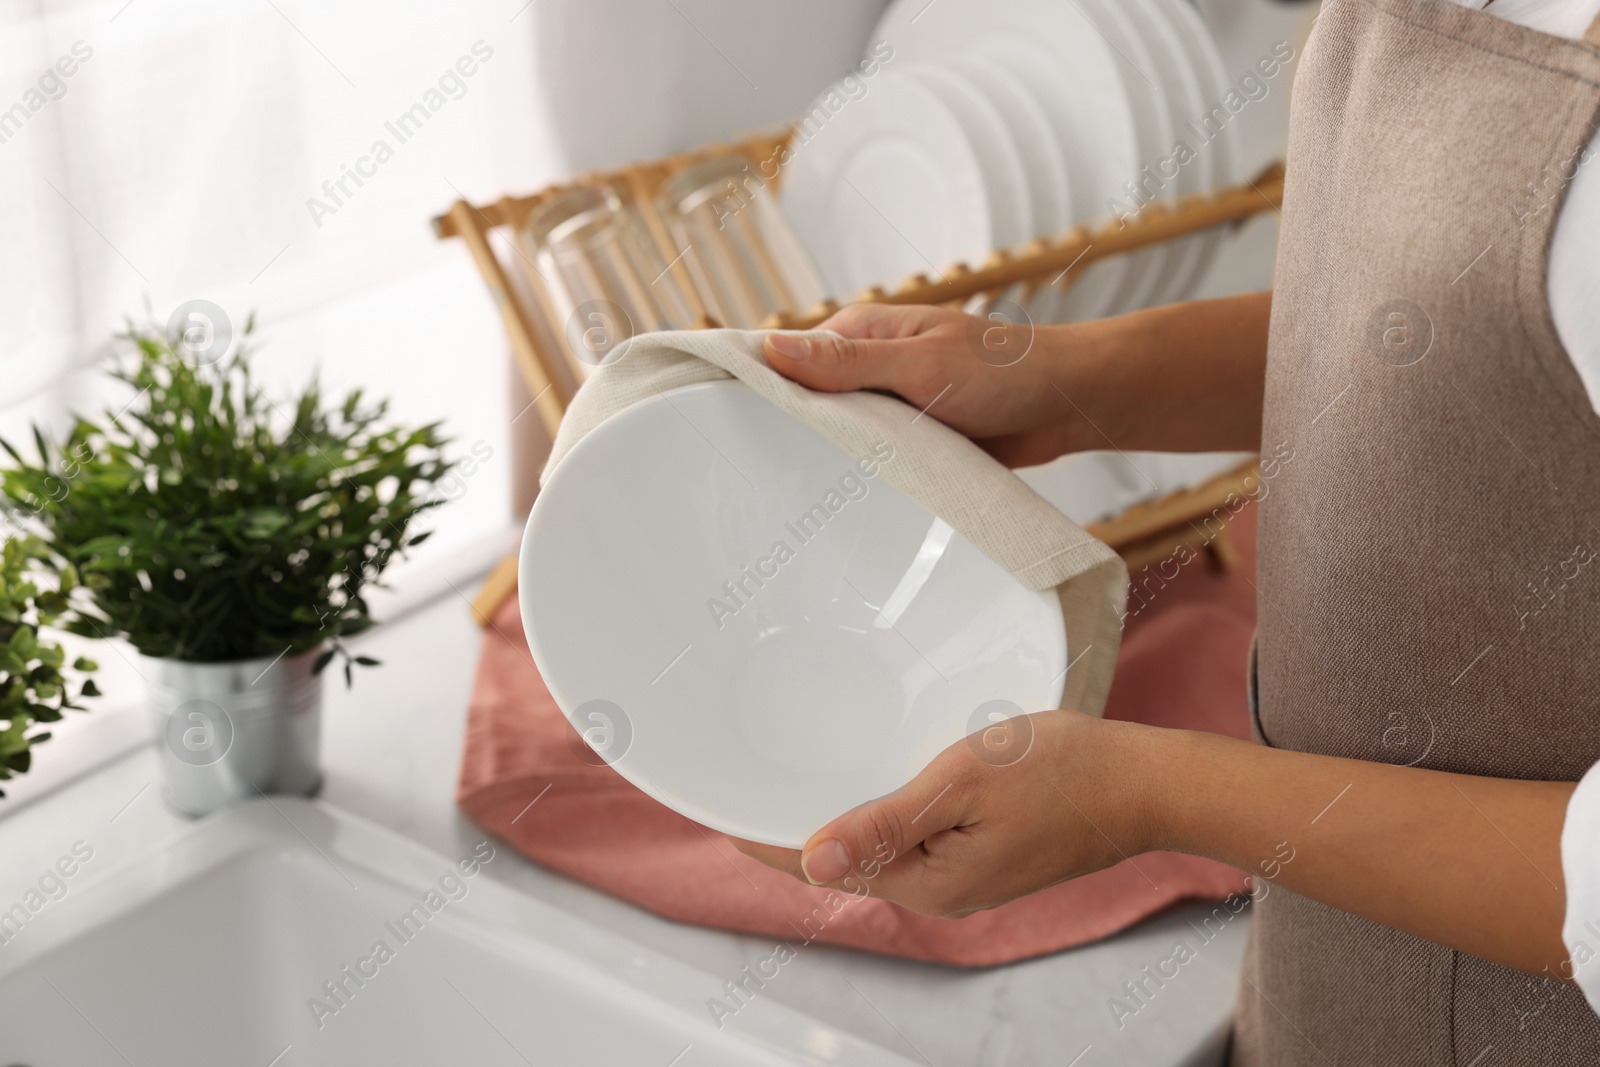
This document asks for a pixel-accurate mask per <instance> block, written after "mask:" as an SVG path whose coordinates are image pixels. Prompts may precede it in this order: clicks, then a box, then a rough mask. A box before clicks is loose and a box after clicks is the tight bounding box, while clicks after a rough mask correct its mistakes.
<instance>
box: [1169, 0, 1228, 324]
mask: <svg viewBox="0 0 1600 1067" xmlns="http://www.w3.org/2000/svg"><path fill="white" fill-rule="evenodd" d="M1155 4H1156V6H1157V7H1158V8H1160V9H1161V10H1162V11H1164V12H1166V13H1167V16H1168V19H1169V24H1170V25H1171V26H1172V28H1173V30H1174V31H1175V32H1176V33H1177V34H1178V36H1179V38H1180V39H1181V40H1182V41H1183V44H1184V46H1185V47H1186V48H1187V49H1188V51H1189V55H1190V56H1191V57H1192V59H1193V61H1194V69H1195V72H1196V74H1197V75H1198V77H1199V88H1200V94H1201V102H1200V103H1199V105H1198V106H1196V107H1195V108H1194V109H1193V113H1192V114H1189V115H1185V116H1183V119H1182V120H1181V121H1180V122H1179V127H1178V136H1179V137H1180V138H1182V139H1183V140H1184V141H1186V142H1188V144H1189V146H1190V147H1191V148H1193V149H1194V150H1195V151H1196V152H1197V153H1198V154H1199V155H1200V156H1201V157H1202V159H1209V162H1210V164H1211V179H1210V180H1211V185H1210V186H1209V187H1208V190H1207V191H1210V190H1212V189H1217V188H1221V187H1224V186H1228V185H1232V184H1234V183H1235V182H1237V181H1238V180H1239V178H1240V173H1239V123H1238V122H1237V121H1236V120H1230V121H1229V122H1228V123H1227V124H1226V125H1225V126H1223V127H1222V132H1221V133H1220V134H1218V135H1214V136H1212V137H1211V140H1209V141H1202V140H1201V137H1202V136H1205V135H1206V134H1205V133H1204V130H1205V127H1204V126H1202V125H1201V118H1202V116H1203V115H1204V114H1205V113H1206V112H1208V111H1210V110H1211V109H1212V108H1215V107H1221V106H1222V102H1223V99H1224V98H1225V97H1226V96H1227V95H1228V92H1229V90H1230V89H1231V88H1232V86H1231V85H1230V84H1229V81H1228V73H1227V70H1226V68H1225V67H1224V66H1223V63H1222V54H1221V53H1220V52H1218V51H1217V43H1216V40H1215V39H1214V38H1213V37H1212V35H1211V31H1210V29H1208V28H1207V26H1206V23H1205V20H1204V19H1202V18H1201V17H1200V13H1199V12H1198V11H1196V10H1195V8H1194V5H1193V4H1190V3H1189V2H1188V0H1155ZM1226 239H1227V230H1226V229H1225V228H1223V227H1215V226H1214V227H1212V228H1211V229H1210V230H1207V231H1206V232H1204V233H1202V234H1200V235H1199V241H1200V245H1201V249H1202V254H1201V259H1200V265H1199V270H1198V272H1197V273H1196V276H1195V281H1194V286H1195V287H1198V286H1199V285H1200V284H1202V283H1203V282H1204V281H1205V279H1206V276H1207V274H1208V273H1209V272H1210V270H1211V264H1212V263H1213V262H1215V260H1216V258H1217V256H1218V254H1219V253H1221V251H1222V246H1223V244H1224V243H1225V242H1226ZM1189 295H1192V293H1191V294H1189Z"/></svg>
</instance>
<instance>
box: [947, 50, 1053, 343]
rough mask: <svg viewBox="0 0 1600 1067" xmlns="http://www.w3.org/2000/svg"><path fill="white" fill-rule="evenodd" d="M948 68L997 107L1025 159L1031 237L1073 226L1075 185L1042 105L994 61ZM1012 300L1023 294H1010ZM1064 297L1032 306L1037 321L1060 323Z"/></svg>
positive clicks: (1046, 292)
mask: <svg viewBox="0 0 1600 1067" xmlns="http://www.w3.org/2000/svg"><path fill="white" fill-rule="evenodd" d="M949 69H950V70H951V71H953V72H954V73H956V74H959V75H961V76H962V77H964V78H966V79H967V80H968V81H970V82H971V83H972V84H973V85H974V86H976V87H977V88H978V90H979V91H980V92H982V93H983V95H984V96H986V97H988V99H989V101H990V102H991V103H992V104H993V105H994V107H995V109H996V110H997V111H998V112H999V113H1000V116H1001V118H1002V119H1003V121H1004V122H1005V124H1006V130H1007V131H1008V132H1009V134H1010V139H1011V141H1012V143H1013V144H1015V145H1016V147H1017V152H1018V154H1019V155H1020V156H1021V157H1022V167H1023V170H1024V171H1025V172H1026V176H1027V180H1028V193H1029V203H1030V204H1031V205H1032V208H1033V230H1032V231H1031V232H1030V233H1029V237H1043V236H1047V235H1049V234H1053V233H1057V232H1059V231H1061V230H1065V229H1066V228H1068V227H1069V226H1071V225H1072V186H1071V181H1070V179H1069V178H1068V177H1067V161H1066V159H1065V158H1064V157H1063V155H1062V152H1061V146H1060V145H1059V144H1058V143H1057V142H1056V135H1055V130H1054V129H1053V128H1052V127H1051V125H1050V116H1049V115H1047V114H1046V113H1045V110H1044V107H1043V105H1041V104H1040V103H1039V101H1038V100H1037V99H1035V98H1034V96H1033V94H1032V93H1030V92H1029V91H1028V88H1027V86H1026V85H1024V84H1023V83H1022V82H1021V81H1020V80H1018V78H1017V77H1016V75H1014V74H1012V73H1011V72H1010V71H1008V70H1007V69H1006V68H1005V67H1004V66H1003V65H1001V64H1000V63H997V62H995V61H994V60H991V59H983V58H970V59H957V60H952V61H951V62H950V64H949ZM1010 295H1011V297H1012V298H1013V299H1015V298H1016V297H1018V296H1020V295H1021V292H1020V291H1018V292H1015V293H1012V294H1010ZM1064 295H1065V294H1064V293H1062V292H1060V291H1059V290H1055V289H1048V288H1047V289H1042V290H1039V291H1038V292H1037V293H1035V294H1034V297H1033V299H1032V300H1031V301H1029V304H1028V309H1027V310H1028V314H1029V315H1030V316H1031V317H1032V318H1033V319H1034V320H1035V321H1038V322H1055V321H1056V320H1057V317H1058V315H1059V312H1060V303H1061V298H1062V297H1063V296H1064Z"/></svg>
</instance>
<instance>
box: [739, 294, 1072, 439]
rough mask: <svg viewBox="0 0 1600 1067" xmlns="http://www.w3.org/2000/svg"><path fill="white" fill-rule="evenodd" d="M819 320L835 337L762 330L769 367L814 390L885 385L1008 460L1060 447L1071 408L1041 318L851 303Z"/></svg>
mask: <svg viewBox="0 0 1600 1067" xmlns="http://www.w3.org/2000/svg"><path fill="white" fill-rule="evenodd" d="M819 329H824V330H832V331H834V332H835V333H838V334H840V335H841V337H840V338H839V339H837V340H832V339H828V340H819V339H816V338H806V337H802V336H798V335H795V334H784V333H775V334H772V335H771V336H770V337H768V338H767V345H766V355H767V360H768V361H769V362H770V363H771V364H772V366H773V369H775V370H777V371H778V372H779V373H780V374H783V375H785V376H786V377H789V378H792V379H794V380H795V381H797V382H799V383H800V384H801V385H804V386H806V387H808V388H811V389H817V390H820V391H822V392H829V393H842V392H849V391H850V390H853V389H879V390H883V391H885V392H890V393H894V394H895V395H897V396H899V397H900V398H901V399H903V400H905V401H906V402H907V403H908V404H911V405H913V406H914V407H916V408H918V409H921V410H924V411H926V412H927V413H928V414H929V415H930V416H931V417H933V418H937V419H938V420H939V421H940V422H943V423H944V424H945V425H947V426H949V427H950V428H951V429H954V430H957V431H959V432H960V433H963V434H965V435H966V436H968V437H970V438H972V439H973V440H974V441H976V442H977V443H978V444H979V445H981V446H982V447H983V448H984V449H986V450H987V451H988V452H989V453H990V454H991V455H993V456H994V457H995V458H996V459H998V460H999V461H1000V462H1002V463H1005V464H1006V465H1008V466H1012V467H1021V466H1027V465H1031V464H1036V463H1044V462H1047V461H1049V460H1051V459H1054V458H1055V457H1056V456H1059V455H1061V454H1062V453H1063V452H1066V451H1067V450H1068V445H1069V441H1068V434H1067V425H1068V421H1067V419H1066V418H1064V417H1063V409H1065V410H1067V411H1070V410H1071V409H1070V407H1069V406H1068V403H1067V401H1066V398H1065V396H1064V395H1063V394H1061V393H1060V392H1059V391H1058V390H1057V389H1056V388H1054V387H1053V386H1052V374H1053V370H1054V369H1053V368H1051V367H1049V366H1047V363H1048V362H1049V361H1048V360H1047V356H1046V352H1047V349H1048V350H1049V351H1051V352H1052V354H1053V352H1054V350H1055V349H1056V348H1058V347H1059V342H1060V339H1059V338H1055V337H1052V339H1051V340H1052V342H1053V343H1052V345H1050V346H1046V345H1045V344H1044V343H1043V340H1044V339H1043V337H1042V336H1041V335H1042V334H1043V333H1044V330H1043V329H1042V328H1041V329H1039V330H1035V328H1034V327H1033V326H1032V324H1031V323H1022V324H1007V323H1005V322H1001V321H998V320H995V321H986V320H984V319H980V318H976V317H974V316H972V315H965V314H962V313H961V312H959V311H950V310H948V309H945V308H939V307H930V306H926V305H910V306H904V307H898V306H893V305H888V304H856V305H852V306H850V307H847V308H845V309H844V310H842V311H840V312H838V313H837V314H835V315H834V316H833V317H832V318H830V319H828V320H827V321H826V322H824V323H823V324H822V325H821V326H820V327H819ZM1051 329H1052V330H1056V331H1059V330H1065V329H1068V328H1067V327H1052V328H1051Z"/></svg>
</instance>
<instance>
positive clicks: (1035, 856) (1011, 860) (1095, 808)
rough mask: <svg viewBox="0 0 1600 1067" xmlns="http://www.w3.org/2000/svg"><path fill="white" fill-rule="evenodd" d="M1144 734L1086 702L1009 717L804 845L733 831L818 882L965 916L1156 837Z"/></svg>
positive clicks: (746, 847)
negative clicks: (1083, 710) (1143, 801)
mask: <svg viewBox="0 0 1600 1067" xmlns="http://www.w3.org/2000/svg"><path fill="white" fill-rule="evenodd" d="M1134 730H1135V731H1136V730H1137V728H1134ZM1136 740H1137V739H1136V737H1135V736H1133V734H1131V733H1130V732H1129V731H1128V728H1127V726H1126V724H1122V723H1115V722H1105V721H1102V720H1100V719H1094V718H1090V717H1089V716H1087V715H1081V714H1079V713H1077V712H1069V711H1046V712H1040V713H1038V714H1035V715H1025V716H1018V717H1016V718H1012V719H1006V720H1003V721H1001V722H999V723H997V724H996V725H994V726H991V727H988V728H987V729H985V730H983V731H981V732H979V733H976V734H973V735H972V736H970V737H967V738H965V739H963V740H961V741H958V742H956V743H955V744H954V745H951V746H950V747H949V748H947V749H945V750H944V752H942V753H940V754H939V755H938V756H937V757H936V758H935V759H934V760H933V762H932V763H930V764H929V765H928V766H927V768H925V769H924V770H923V771H922V773H921V774H919V775H917V776H916V777H915V778H914V779H912V780H911V781H910V782H909V783H908V784H907V785H906V786H905V787H903V788H902V789H900V790H898V791H896V792H894V793H891V794H890V795H888V796H886V797H882V798H881V799H878V800H875V801H872V802H871V803H868V804H864V805H862V806H861V807H859V808H856V809H854V810H853V811H849V812H846V813H845V814H844V815H841V816H839V818H837V819H835V820H833V822H831V823H829V824H828V825H827V826H825V827H823V828H822V829H821V830H819V831H817V833H816V834H814V835H812V837H811V840H810V841H808V842H806V845H805V848H804V849H802V850H801V851H799V852H796V851H794V850H793V849H784V848H776V847H774V846H771V845H760V844H756V843H754V842H750V841H736V842H735V844H736V845H737V846H738V847H739V849H740V851H742V852H744V853H746V854H747V855H750V856H753V857H755V858H756V859H758V860H761V861H762V862H763V863H766V864H768V865H769V866H772V867H776V868H777V869H779V870H781V871H787V872H788V873H790V874H792V875H794V876H795V877H797V878H801V879H804V880H806V881H809V882H811V883H812V884H814V885H826V886H833V887H837V888H841V889H844V890H847V891H849V892H852V893H856V894H857V895H864V894H865V893H870V894H871V895H872V896H875V897H880V898H882V899H885V900H892V901H894V902H895V903H897V904H900V905H902V906H903V907H906V908H908V909H910V910H911V911H914V912H917V913H918V914H921V915H930V916H939V917H942V918H960V917H962V916H965V915H970V914H972V913H973V912H975V911H982V910H984V909H985V908H993V907H997V906H999V905H1001V904H1004V903H1006V902H1007V901H1010V900H1014V899H1016V898H1017V897H1020V896H1025V895H1026V894H1028V893H1032V892H1034V891H1036V890H1039V889H1043V888H1044V887H1046V886H1049V885H1054V884H1055V883H1057V882H1061V881H1065V880H1067V879H1069V878H1076V877H1077V876H1079V875H1083V874H1088V873H1090V872H1091V871H1097V870H1100V869H1101V868H1103V867H1109V866H1111V865H1112V864H1114V863H1117V862H1118V861H1120V860H1123V859H1126V858H1128V857H1129V856H1133V855H1137V854H1138V853H1140V852H1142V851H1145V846H1144V843H1143V836H1144V835H1143V832H1142V830H1141V817H1140V813H1139V811H1138V805H1137V804H1136V803H1134V801H1133V799H1132V798H1134V797H1136V796H1138V790H1137V788H1135V783H1134V782H1133V776H1134V772H1133V770H1132V769H1133V768H1137V767H1138V766H1139V762H1138V761H1137V760H1136V759H1127V758H1126V756H1127V755H1131V754H1132V747H1133V744H1134V743H1135V742H1136Z"/></svg>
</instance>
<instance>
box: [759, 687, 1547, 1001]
mask: <svg viewBox="0 0 1600 1067" xmlns="http://www.w3.org/2000/svg"><path fill="white" fill-rule="evenodd" d="M1030 734H1031V736H1030ZM1019 754H1020V755H1019ZM1573 788H1574V787H1573V784H1572V783H1570V782H1539V781H1521V780H1516V779H1502V778H1478V777H1473V776H1470V775H1464V774H1449V773H1446V772H1443V771H1431V770H1422V769H1420V768H1416V767H1408V766H1392V765H1390V764H1386V763H1373V762H1369V761H1366V760H1357V759H1344V758H1340V757H1335V756H1318V755H1311V754H1309V753H1304V752H1290V751H1286V750H1283V749H1275V748H1267V747H1265V746H1262V745H1256V744H1251V743H1249V742H1246V741H1236V740H1234V739H1233V738H1229V737H1221V736H1218V735H1216V734H1206V733H1196V732H1192V731H1188V730H1165V729H1160V728H1157V727H1153V726H1143V725H1140V724H1137V723H1127V722H1114V721H1107V720H1103V719H1093V718H1090V717H1088V716H1085V715H1080V714H1077V713H1076V712H1068V711H1046V712H1040V713H1039V714H1036V715H1025V716H1018V717H1017V718H1014V719H1006V720H1004V721H1003V722H1001V723H999V724H997V725H996V726H992V727H990V728H988V729H987V730H984V731H982V732H981V733H978V734H974V735H972V736H971V737H968V738H966V739H964V740H962V741H958V742H956V743H955V744H954V745H952V746H950V747H949V748H947V749H946V750H945V751H944V752H942V753H940V754H939V756H938V757H936V758H935V759H934V761H933V762H932V763H930V764H929V765H928V767H927V768H926V769H925V770H924V771H923V772H922V773H921V774H919V775H917V776H916V778H914V779H912V781H911V782H910V783H908V784H907V785H906V786H905V788H903V789H901V790H899V791H898V792H895V793H891V794H890V795H889V796H886V797H883V798H882V799H880V800H875V801H872V802H871V803H869V804H864V805H862V806H861V807H859V808H856V809H855V810H854V811H849V812H846V813H845V814H844V815H841V816H839V818H837V819H835V820H833V822H831V823H829V824H828V825H827V826H825V827H823V828H822V829H821V830H819V831H817V833H816V834H814V835H812V837H811V840H809V841H807V842H806V845H805V848H804V849H803V850H801V851H800V852H795V851H793V850H790V849H781V848H772V847H770V846H768V845H757V844H752V843H750V842H748V841H745V842H736V844H737V845H738V847H739V848H740V849H741V850H742V851H744V852H746V853H748V854H749V855H751V856H754V857H755V858H757V859H759V860H761V861H762V862H764V863H767V864H770V865H771V866H774V867H777V868H778V869H779V870H784V871H788V872H789V873H791V874H793V875H795V876H796V877H798V878H804V879H806V880H807V881H810V882H813V883H815V884H819V885H827V886H831V887H836V888H838V889H841V890H844V891H846V892H850V893H854V894H856V895H858V896H861V895H865V894H867V893H870V894H871V895H872V896H875V897H880V898H882V899H885V900H890V901H893V902H895V903H897V904H900V905H902V906H904V907H906V908H909V909H910V910H912V911H915V912H918V913H919V914H922V915H935V916H943V917H948V918H957V917H960V916H963V915H968V914H971V913H972V912H975V911H980V910H982V909H984V908H992V907H996V906H998V905H1000V904H1004V903H1005V902H1006V901H1008V900H1013V899H1015V898H1017V897H1020V896H1023V895H1025V894H1028V893H1032V892H1034V891H1036V890H1039V889H1043V888H1044V887H1046V886H1049V885H1053V884H1055V883H1056V882H1060V881H1064V880H1066V879H1068V878H1075V877H1077V876H1079V875H1083V874H1088V873H1090V872H1092V871H1097V870H1100V869H1101V868H1103V867H1109V866H1110V865H1112V864H1114V863H1116V862H1118V861H1119V860H1122V859H1125V858H1129V857H1134V856H1137V855H1138V854H1139V853H1141V852H1147V851H1151V850H1154V849H1166V850H1171V851H1175V852H1188V853H1192V854H1194V855H1197V856H1209V857H1211V858H1212V859H1215V860H1220V861H1222V862H1223V863H1227V864H1229V865H1231V866H1234V867H1237V868H1239V869H1240V870H1243V871H1248V872H1249V873H1250V874H1251V875H1252V876H1254V877H1255V879H1256V882H1257V885H1256V888H1255V890H1254V891H1253V893H1252V895H1254V896H1256V897H1257V899H1259V898H1260V897H1262V896H1265V895H1266V893H1267V891H1268V890H1270V889H1271V888H1273V887H1274V886H1277V887H1282V888H1284V889H1289V890H1292V891H1294V892H1296V893H1300V894H1302V895H1304V896H1307V897H1310V898H1311V899H1313V900H1317V901H1320V902H1322V903H1324V904H1328V905H1330V906H1332V907H1335V908H1340V909H1343V910H1344V911H1348V912H1351V913H1352V914H1355V915H1360V916H1363V917H1364V918H1368V919H1371V920H1373V921H1374V922H1379V923H1382V924H1384V925H1385V926H1389V927H1392V928H1393V929H1396V930H1402V931H1404V932H1406V933H1409V934H1414V935H1416V936H1417V937H1422V938H1426V939H1428V940H1430V941H1434V942H1436V943H1438V944H1441V945H1445V946H1447V947H1449V948H1453V949H1457V950H1459V951H1462V952H1468V953H1471V954H1472V955H1474V956H1480V957H1482V958H1483V959H1486V960H1490V961H1492V962H1494V963H1500V964H1504V965H1505V966H1508V967H1515V968H1517V969H1519V970H1523V971H1527V972H1529V973H1534V974H1538V973H1545V974H1547V975H1550V976H1552V977H1559V978H1562V979H1565V980H1570V979H1571V977H1572V974H1573V966H1574V964H1573V962H1572V961H1571V960H1569V959H1567V955H1566V949H1565V947H1564V946H1563V944H1562V941H1561V924H1562V920H1563V916H1564V911H1565V907H1566V900H1565V894H1564V890H1563V883H1562V857H1561V832H1562V826H1563V822H1564V820H1565V817H1566V810H1567V802H1568V801H1569V799H1570V798H1571V796H1572V791H1573ZM1268 883H1270V884H1268Z"/></svg>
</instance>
